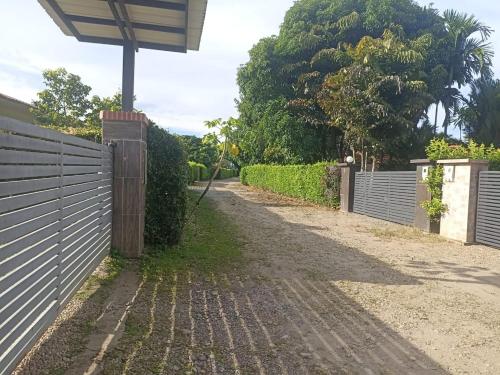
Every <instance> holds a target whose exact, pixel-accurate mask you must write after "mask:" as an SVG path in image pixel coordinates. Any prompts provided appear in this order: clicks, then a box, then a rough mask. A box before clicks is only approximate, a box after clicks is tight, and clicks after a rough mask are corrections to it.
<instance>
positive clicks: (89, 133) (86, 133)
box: [44, 126, 102, 143]
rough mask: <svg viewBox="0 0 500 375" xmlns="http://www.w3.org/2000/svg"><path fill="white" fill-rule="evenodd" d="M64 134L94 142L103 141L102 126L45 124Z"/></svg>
mask: <svg viewBox="0 0 500 375" xmlns="http://www.w3.org/2000/svg"><path fill="white" fill-rule="evenodd" d="M44 128H49V129H52V130H55V131H58V132H61V133H64V134H69V135H73V136H75V137H79V138H84V139H87V140H89V141H92V142H96V143H101V142H102V127H101V126H83V127H76V128H74V127H69V126H66V127H60V126H44Z"/></svg>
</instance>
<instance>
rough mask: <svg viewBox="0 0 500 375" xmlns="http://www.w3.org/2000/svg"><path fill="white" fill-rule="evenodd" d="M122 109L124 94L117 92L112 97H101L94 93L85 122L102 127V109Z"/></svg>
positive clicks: (117, 110)
mask: <svg viewBox="0 0 500 375" xmlns="http://www.w3.org/2000/svg"><path fill="white" fill-rule="evenodd" d="M121 110H122V94H121V93H120V92H117V93H116V94H114V95H113V96H111V97H104V98H101V97H100V96H97V95H94V96H92V99H90V109H89V112H88V113H87V114H86V116H85V124H86V125H87V126H91V127H101V119H100V117H99V116H100V113H101V111H115V112H119V111H121Z"/></svg>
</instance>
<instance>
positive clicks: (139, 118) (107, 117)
mask: <svg viewBox="0 0 500 375" xmlns="http://www.w3.org/2000/svg"><path fill="white" fill-rule="evenodd" d="M99 118H100V119H101V120H103V121H108V122H109V121H121V122H123V121H133V122H142V123H145V124H148V123H149V120H148V118H147V116H146V115H145V114H144V113H138V112H113V111H101V113H100V114H99Z"/></svg>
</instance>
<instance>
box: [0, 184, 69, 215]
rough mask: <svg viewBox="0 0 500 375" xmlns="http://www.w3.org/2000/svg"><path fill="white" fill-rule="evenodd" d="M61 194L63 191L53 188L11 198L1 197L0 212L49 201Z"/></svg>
mask: <svg viewBox="0 0 500 375" xmlns="http://www.w3.org/2000/svg"><path fill="white" fill-rule="evenodd" d="M60 194H61V191H60V190H59V189H51V190H44V191H41V192H36V193H30V194H23V195H16V196H13V197H9V198H2V199H0V214H3V213H5V212H8V211H13V210H18V209H21V208H24V207H28V206H33V205H37V204H40V203H44V202H48V201H51V200H54V199H59V195H60Z"/></svg>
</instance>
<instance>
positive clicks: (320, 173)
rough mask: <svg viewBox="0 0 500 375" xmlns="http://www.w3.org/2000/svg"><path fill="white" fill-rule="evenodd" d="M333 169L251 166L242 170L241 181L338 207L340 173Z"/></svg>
mask: <svg viewBox="0 0 500 375" xmlns="http://www.w3.org/2000/svg"><path fill="white" fill-rule="evenodd" d="M334 165H335V163H317V164H312V165H283V166H281V165H252V166H248V167H244V168H243V169H242V170H241V175H240V179H241V182H242V183H243V184H244V185H251V186H255V187H258V188H261V189H265V190H269V191H272V192H275V193H279V194H283V195H287V196H290V197H294V198H301V199H304V200H307V201H310V202H313V203H317V204H322V205H327V206H330V207H338V206H339V203H340V188H339V187H340V173H339V171H338V168H335V167H334Z"/></svg>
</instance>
